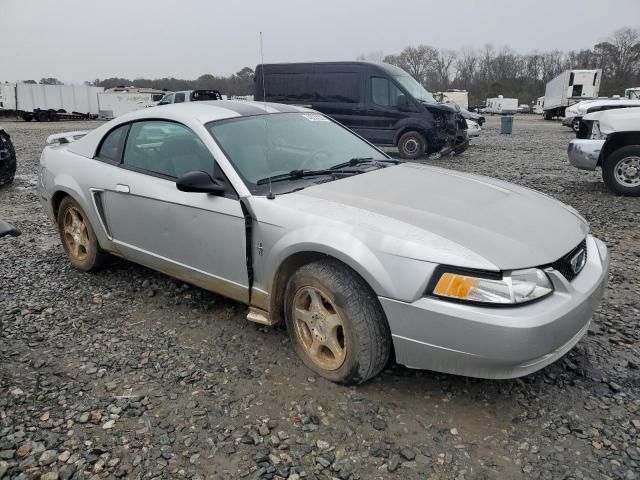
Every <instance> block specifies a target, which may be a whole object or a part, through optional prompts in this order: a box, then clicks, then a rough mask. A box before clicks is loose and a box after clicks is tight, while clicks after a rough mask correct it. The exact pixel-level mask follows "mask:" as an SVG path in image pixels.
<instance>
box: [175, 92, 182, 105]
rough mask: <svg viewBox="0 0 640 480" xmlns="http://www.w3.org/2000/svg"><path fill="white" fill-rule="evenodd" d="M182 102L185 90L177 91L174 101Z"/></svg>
mask: <svg viewBox="0 0 640 480" xmlns="http://www.w3.org/2000/svg"><path fill="white" fill-rule="evenodd" d="M182 102H184V92H178V93H176V96H175V98H174V100H173V103H182Z"/></svg>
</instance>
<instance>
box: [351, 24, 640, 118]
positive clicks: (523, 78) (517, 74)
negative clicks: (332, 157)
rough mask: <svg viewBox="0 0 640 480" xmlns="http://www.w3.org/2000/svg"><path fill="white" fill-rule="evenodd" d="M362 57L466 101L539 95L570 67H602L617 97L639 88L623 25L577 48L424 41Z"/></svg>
mask: <svg viewBox="0 0 640 480" xmlns="http://www.w3.org/2000/svg"><path fill="white" fill-rule="evenodd" d="M359 59H361V60H373V61H384V62H386V63H391V64H393V65H396V66H398V67H400V68H402V69H403V70H405V71H406V72H408V73H409V74H410V75H411V76H412V77H414V78H415V79H416V80H418V81H419V82H420V83H422V84H423V85H424V86H425V88H427V90H429V91H432V92H437V91H444V90H447V89H452V88H457V89H464V90H467V91H468V92H469V103H470V104H472V105H480V104H482V102H484V100H485V99H487V98H491V97H495V96H498V95H504V96H505V97H516V98H518V99H519V102H520V103H529V104H530V103H531V102H534V101H535V100H536V98H537V97H540V96H542V95H544V90H545V85H546V83H547V82H548V81H549V80H551V79H552V78H554V77H555V76H557V75H558V74H560V73H562V72H563V71H565V70H569V69H592V68H601V69H602V71H603V73H602V80H601V84H600V95H601V96H611V95H615V94H618V95H622V94H623V93H624V89H625V88H629V87H637V86H640V33H639V31H638V29H636V28H631V27H625V28H622V29H619V30H616V31H615V32H613V33H612V34H611V35H610V36H609V38H607V39H606V40H605V41H604V42H600V43H597V44H596V45H594V46H593V48H590V49H584V50H578V51H574V50H572V51H562V50H558V49H555V50H548V51H533V52H530V53H527V54H519V53H517V52H515V51H514V50H512V49H511V48H510V47H508V46H505V47H502V48H500V49H496V48H495V47H494V46H492V45H490V44H487V45H485V46H484V47H482V48H463V49H461V50H448V49H441V48H440V49H439V48H435V47H432V46H429V45H418V46H409V47H407V48H405V49H404V50H403V51H402V52H400V53H399V54H392V55H383V54H382V53H381V52H371V53H369V54H367V55H361V56H360V57H359Z"/></svg>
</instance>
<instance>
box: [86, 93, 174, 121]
mask: <svg viewBox="0 0 640 480" xmlns="http://www.w3.org/2000/svg"><path fill="white" fill-rule="evenodd" d="M167 93H168V92H165V91H163V90H156V89H154V88H135V87H116V88H110V89H108V90H106V91H104V92H103V93H98V117H99V118H101V119H105V120H111V119H112V118H116V117H119V116H120V115H124V114H125V113H129V112H134V111H136V110H139V109H141V108H148V107H153V106H155V105H157V104H158V102H159V101H161V100H162V98H163V97H164V96H165V95H167Z"/></svg>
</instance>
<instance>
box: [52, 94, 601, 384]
mask: <svg viewBox="0 0 640 480" xmlns="http://www.w3.org/2000/svg"><path fill="white" fill-rule="evenodd" d="M48 143H49V145H48V146H47V147H46V148H45V149H44V152H43V153H42V157H41V160H40V163H41V169H40V180H39V191H40V199H41V202H42V205H43V206H44V208H45V209H46V211H47V213H48V215H49V216H50V217H51V219H52V220H53V221H54V222H56V224H57V227H58V229H59V231H60V237H61V239H62V243H63V245H64V249H65V251H66V253H67V255H68V256H69V260H70V261H71V263H72V264H73V265H74V266H75V267H76V268H78V269H80V270H84V271H90V270H95V269H97V268H99V267H100V266H102V265H104V263H105V261H107V260H108V257H109V254H113V255H117V256H119V257H123V258H126V259H129V260H131V261H134V262H137V263H140V264H142V265H146V266H148V267H150V268H152V269H155V270H159V271H161V272H165V273H167V274H169V275H172V276H174V277H177V278H180V279H182V280H184V281H186V282H189V283H192V284H194V285H198V286H200V287H202V288H205V289H207V290H211V291H213V292H217V293H219V294H222V295H225V296H227V297H230V298H233V299H235V300H237V301H240V302H243V303H245V304H247V305H248V306H249V309H248V315H247V318H248V319H249V320H251V321H254V322H258V323H262V324H266V325H275V324H277V323H280V322H282V321H284V322H285V323H286V326H287V329H288V331H289V335H290V337H291V340H292V343H293V345H294V348H295V350H296V352H297V353H298V355H299V356H300V357H301V358H302V359H303V361H304V362H305V364H306V365H307V366H308V367H309V368H311V369H313V370H314V371H315V372H317V373H318V374H320V375H322V376H324V377H326V378H328V379H330V380H332V381H335V382H339V383H343V384H354V383H360V382H363V381H365V380H367V379H369V378H371V377H373V376H375V375H376V374H377V373H378V372H380V370H381V369H382V368H383V367H384V366H385V364H386V363H387V362H388V360H389V357H390V355H391V353H392V352H393V354H394V355H395V359H396V361H397V362H399V363H401V364H404V365H407V366H409V367H412V368H424V369H430V370H436V371H440V372H447V373H454V374H459V375H468V376H474V377H484V378H513V377H518V376H522V375H526V374H528V373H531V372H534V371H536V370H538V369H540V368H542V367H544V366H546V365H548V364H550V363H551V362H553V361H555V360H557V359H558V358H560V357H561V356H562V355H564V354H565V353H566V352H567V351H568V350H570V349H571V348H572V347H573V346H574V345H575V344H576V343H577V342H578V341H579V340H580V338H581V337H582V336H583V335H584V333H585V332H586V331H587V328H588V326H589V321H590V318H591V316H592V314H593V311H594V309H595V308H596V307H597V305H598V303H599V301H600V299H601V297H602V295H603V291H604V288H605V283H606V279H607V271H608V265H609V258H608V253H607V249H606V247H605V245H604V244H603V243H602V242H601V241H599V240H598V239H596V238H594V237H593V236H591V235H589V227H588V225H587V223H586V222H585V220H584V219H583V218H582V217H581V216H580V215H579V214H578V213H577V212H576V211H575V210H573V209H571V208H570V207H567V206H565V205H563V204H561V203H559V202H557V201H555V200H553V199H551V198H549V197H547V196H545V195H542V194H540V193H537V192H534V191H532V190H528V189H525V188H522V187H518V186H515V185H511V184H508V183H505V182H501V181H498V180H494V179H491V178H485V177H480V176H475V175H468V174H462V173H457V172H454V171H449V170H444V169H440V168H434V167H429V166H424V165H418V164H413V163H399V162H398V161H396V160H393V159H391V158H389V157H388V156H387V155H385V154H384V153H383V152H381V151H380V150H378V149H377V148H375V147H374V146H372V145H370V144H369V143H367V142H366V141H364V140H363V139H362V138H360V137H358V136H357V135H355V134H354V133H352V132H351V131H349V130H347V129H345V128H344V127H342V126H341V125H339V124H337V123H335V122H334V121H332V120H331V119H329V118H328V117H325V116H323V115H321V114H319V113H317V112H314V111H312V110H308V109H305V108H298V107H294V106H290V105H278V104H269V103H267V104H262V103H251V102H233V101H216V102H194V103H186V104H177V105H169V106H160V107H154V108H148V109H144V110H140V111H137V112H134V113H130V114H127V115H124V116H121V117H119V118H117V119H115V120H112V121H110V122H108V123H106V124H104V125H102V126H100V127H99V128H96V129H95V130H92V131H90V132H68V133H63V134H59V135H52V136H51V137H49V139H48Z"/></svg>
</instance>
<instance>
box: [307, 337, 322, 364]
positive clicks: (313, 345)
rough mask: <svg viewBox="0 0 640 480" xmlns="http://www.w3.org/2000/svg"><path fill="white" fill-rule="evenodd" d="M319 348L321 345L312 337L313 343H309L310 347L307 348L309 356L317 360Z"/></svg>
mask: <svg viewBox="0 0 640 480" xmlns="http://www.w3.org/2000/svg"><path fill="white" fill-rule="evenodd" d="M321 347H322V343H320V341H319V340H318V339H317V338H316V337H315V336H314V337H313V341H312V342H311V346H310V347H309V354H310V355H311V356H312V357H316V360H317V358H318V355H319V354H320V348H321Z"/></svg>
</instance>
